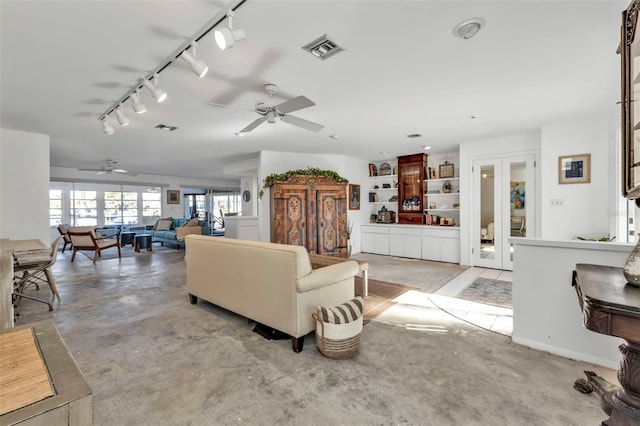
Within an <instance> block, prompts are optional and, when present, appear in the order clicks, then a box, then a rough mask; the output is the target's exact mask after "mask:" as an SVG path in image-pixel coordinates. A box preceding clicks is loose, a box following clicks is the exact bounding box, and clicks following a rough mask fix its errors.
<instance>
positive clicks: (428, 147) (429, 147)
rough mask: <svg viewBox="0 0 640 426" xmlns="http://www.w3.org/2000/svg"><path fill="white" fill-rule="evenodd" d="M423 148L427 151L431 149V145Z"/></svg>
mask: <svg viewBox="0 0 640 426" xmlns="http://www.w3.org/2000/svg"><path fill="white" fill-rule="evenodd" d="M422 149H424V150H425V151H428V150H430V149H431V145H424V146H423V147H422Z"/></svg>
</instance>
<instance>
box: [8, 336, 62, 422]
mask: <svg viewBox="0 0 640 426" xmlns="http://www.w3.org/2000/svg"><path fill="white" fill-rule="evenodd" d="M50 396H53V390H52V389H51V383H50V381H49V373H47V369H46V367H45V365H44V361H43V360H42V356H41V355H40V351H39V350H38V346H37V344H36V341H35V337H34V336H33V329H31V328H26V329H23V330H17V331H11V332H8V333H4V334H0V415H1V414H5V413H8V412H10V411H13V410H17V409H18V408H22V407H24V406H27V405H29V404H33V403H34V402H38V401H40V400H41V399H45V398H47V397H50Z"/></svg>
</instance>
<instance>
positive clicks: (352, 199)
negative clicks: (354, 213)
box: [349, 183, 360, 210]
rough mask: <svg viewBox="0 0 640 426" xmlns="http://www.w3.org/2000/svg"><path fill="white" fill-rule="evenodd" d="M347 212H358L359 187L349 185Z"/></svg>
mask: <svg viewBox="0 0 640 426" xmlns="http://www.w3.org/2000/svg"><path fill="white" fill-rule="evenodd" d="M349 210H360V185H355V184H353V183H350V184H349Z"/></svg>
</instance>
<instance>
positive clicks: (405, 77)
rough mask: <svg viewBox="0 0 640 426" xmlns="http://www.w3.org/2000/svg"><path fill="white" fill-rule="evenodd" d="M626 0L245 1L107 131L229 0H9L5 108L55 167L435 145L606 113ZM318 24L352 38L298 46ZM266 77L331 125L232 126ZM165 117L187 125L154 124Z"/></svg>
mask: <svg viewBox="0 0 640 426" xmlns="http://www.w3.org/2000/svg"><path fill="white" fill-rule="evenodd" d="M627 3H628V1H627V0H624V1H618V0H606V1H589V0H586V1H578V0H572V1H555V0H548V1H521V0H510V1H506V0H503V1H480V0H474V1H455V0H452V1H447V2H445V1H307V0H298V1H265V0H247V2H246V3H244V4H243V5H242V6H241V7H240V8H239V9H238V10H237V12H236V19H235V24H236V27H242V28H244V29H245V30H246V32H247V39H246V40H244V41H243V42H241V43H238V44H237V45H236V46H235V47H234V48H233V49H230V50H227V51H220V50H219V49H218V48H217V47H216V45H215V42H214V41H213V37H212V36H208V37H205V38H204V39H203V40H201V42H200V44H199V46H198V49H197V55H198V57H199V58H200V59H203V60H204V61H205V62H206V63H208V65H209V73H208V74H207V75H206V76H205V77H204V78H202V79H198V78H197V77H196V76H195V75H194V74H193V73H192V72H191V71H190V69H189V68H188V65H187V64H186V63H185V62H184V61H182V60H178V61H176V62H174V63H173V64H171V65H170V66H169V67H168V68H167V69H165V70H164V71H163V72H162V73H161V74H160V78H159V83H160V84H159V85H160V86H161V87H162V88H163V89H164V90H166V91H167V92H168V93H169V97H168V99H167V101H165V102H164V103H161V104H158V103H156V102H155V101H153V99H152V98H151V96H150V94H149V92H148V91H146V90H144V91H143V92H142V98H143V102H144V103H145V104H146V105H147V113H146V114H143V115H135V114H134V113H133V110H132V109H131V105H130V103H129V102H127V104H126V108H125V111H126V114H127V116H128V117H129V118H130V120H131V124H130V125H129V126H128V127H120V126H119V125H118V124H117V122H116V121H115V119H111V124H112V125H113V126H114V127H115V130H116V132H115V134H114V135H112V136H107V135H105V134H104V133H103V132H102V128H101V126H100V124H99V122H98V121H97V119H98V117H99V116H100V115H101V114H102V113H104V112H106V111H107V110H108V109H109V108H110V106H111V105H112V104H113V103H114V102H116V101H117V100H118V99H119V98H121V97H122V96H123V95H124V94H125V93H126V92H127V91H128V90H129V89H130V88H131V87H133V86H134V85H135V84H136V83H137V78H138V77H139V76H141V75H143V74H147V73H148V72H149V71H151V70H152V69H154V68H156V67H158V66H159V65H160V64H161V63H163V62H164V61H166V60H167V59H168V58H169V57H170V56H171V54H172V53H173V52H175V51H176V49H178V48H180V47H181V46H182V45H184V44H185V43H187V42H188V40H189V39H191V38H192V37H193V36H194V35H195V34H196V33H197V32H198V31H199V30H200V29H201V28H202V27H203V26H204V25H205V24H206V23H207V22H209V21H210V20H212V19H215V18H220V17H223V16H224V14H225V13H226V10H228V8H230V7H232V6H233V5H235V4H237V2H229V3H228V2H223V1H212V0H208V1H118V0H109V1H96V0H93V1H55V0H49V1H31V0H19V1H7V0H1V1H0V15H1V21H0V24H1V25H0V42H1V46H0V47H1V49H0V50H1V52H0V55H1V56H0V59H1V69H0V71H1V74H0V78H1V86H0V90H1V91H0V101H1V115H0V125H1V126H2V127H3V128H9V129H16V130H25V131H30V132H37V133H44V134H48V135H50V136H51V164H52V166H60V167H74V168H90V167H99V166H100V165H102V164H103V162H104V160H105V159H107V158H111V159H114V160H117V161H119V162H120V164H119V167H122V168H125V169H128V170H131V171H136V172H140V173H151V174H162V175H173V176H185V177H199V178H219V177H220V176H221V175H222V166H224V165H225V164H228V163H230V162H233V161H236V160H241V159H245V158H248V157H252V156H255V153H256V152H258V151H261V150H273V151H287V152H299V153H334V154H344V155H349V156H354V157H359V158H363V159H367V160H375V159H382V158H390V157H394V156H396V155H403V154H412V153H416V152H419V151H420V147H421V146H422V145H431V146H433V150H432V152H443V151H447V150H451V149H455V147H456V146H457V145H458V144H459V143H461V142H469V141H476V140H479V139H483V138H488V137H499V136H504V135H509V134H515V133H523V132H529V131H533V130H536V129H539V128H540V127H541V126H544V125H548V124H553V123H561V122H564V121H567V120H574V119H580V118H584V117H590V116H596V115H601V114H613V113H614V112H615V111H616V108H617V106H616V102H617V101H618V100H619V97H620V95H619V90H620V84H619V78H620V77H619V75H620V69H619V67H620V65H619V56H618V55H616V53H615V51H616V48H617V45H618V39H619V35H618V34H619V28H620V14H621V11H622V10H623V9H624V8H626V6H627ZM471 17H482V18H484V19H485V20H486V22H487V24H486V27H485V28H483V29H482V31H481V32H480V33H478V34H477V35H476V36H475V37H474V38H472V39H469V40H462V39H460V38H456V37H454V36H453V35H452V29H453V27H454V26H455V25H456V24H457V23H458V22H460V21H462V20H465V19H467V18H471ZM325 33H327V34H329V35H330V36H331V37H332V38H333V39H334V40H335V41H337V42H338V43H339V44H340V45H342V46H343V47H345V48H346V51H344V52H342V53H339V54H338V55H336V56H334V57H332V58H330V59H327V60H326V61H321V60H319V59H317V58H315V57H314V56H312V55H311V54H309V53H307V52H305V51H304V50H302V48H301V47H302V46H303V45H305V44H306V43H308V42H310V41H312V40H314V39H316V38H317V37H319V36H321V35H323V34H325ZM265 83H275V84H277V85H278V86H279V88H280V93H279V99H280V100H286V99H289V98H291V97H294V96H298V95H305V96H307V97H308V98H310V99H312V100H313V101H315V102H316V104H317V105H316V106H314V107H311V108H308V109H304V110H301V111H297V112H295V113H293V115H295V116H298V117H300V118H304V119H306V120H310V121H314V122H317V123H321V124H324V125H325V128H324V129H323V130H322V131H321V132H319V133H312V132H309V131H306V130H303V129H299V128H297V127H293V126H291V125H289V124H287V123H283V122H277V123H276V124H275V125H274V124H267V123H265V124H262V125H261V126H260V127H258V128H257V129H256V130H255V131H253V132H252V133H250V134H249V135H247V136H245V137H238V136H236V135H235V133H236V132H237V131H239V130H240V129H242V128H243V127H244V126H246V125H247V124H249V123H250V122H251V121H253V120H254V119H256V118H258V115H257V114H256V113H255V112H253V111H251V109H252V108H253V107H254V104H255V102H256V101H257V100H262V99H266V95H265V93H264V91H263V88H262V86H263V85H264V84H265ZM210 102H215V103H221V104H225V105H228V106H227V107H218V106H210V105H208V104H209V103H210ZM134 115H135V116H134ZM471 116H475V117H476V118H475V119H472V118H470V117H471ZM159 123H163V124H168V125H174V126H177V127H179V129H178V130H177V131H175V132H166V131H161V130H158V129H155V128H154V126H155V125H157V124H159ZM411 133H419V134H421V135H422V137H421V138H417V139H409V138H407V137H406V135H408V134H411ZM329 135H338V136H339V137H340V139H337V140H334V139H331V138H329ZM381 152H386V154H381Z"/></svg>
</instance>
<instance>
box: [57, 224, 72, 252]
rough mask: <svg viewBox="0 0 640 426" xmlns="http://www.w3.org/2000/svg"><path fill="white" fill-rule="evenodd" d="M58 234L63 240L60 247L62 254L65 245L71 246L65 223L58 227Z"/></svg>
mask: <svg viewBox="0 0 640 426" xmlns="http://www.w3.org/2000/svg"><path fill="white" fill-rule="evenodd" d="M58 232H59V233H60V235H62V238H64V245H63V246H62V252H63V253H64V249H66V248H67V244H69V246H71V238H69V234H68V232H69V225H67V224H66V223H63V224H61V225H58Z"/></svg>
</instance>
